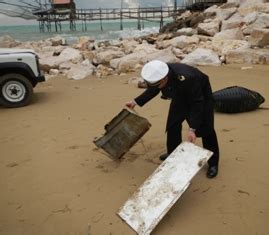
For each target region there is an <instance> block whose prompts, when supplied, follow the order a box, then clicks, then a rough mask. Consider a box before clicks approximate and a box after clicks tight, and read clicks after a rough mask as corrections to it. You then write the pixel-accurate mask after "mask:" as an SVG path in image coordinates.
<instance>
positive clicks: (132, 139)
mask: <svg viewBox="0 0 269 235" xmlns="http://www.w3.org/2000/svg"><path fill="white" fill-rule="evenodd" d="M150 127H151V124H150V123H149V122H148V120H147V119H146V118H143V117H141V116H139V115H138V114H135V113H133V112H131V111H130V110H127V109H123V110H122V111H121V112H120V113H119V114H118V115H116V116H115V117H114V118H113V119H112V120H111V121H110V122H109V123H108V124H106V125H105V130H106V133H105V134H104V135H103V136H102V137H101V138H98V139H95V140H94V141H93V142H94V143H95V145H96V146H97V147H98V148H102V149H103V150H104V151H106V152H107V153H108V154H109V157H110V158H112V159H113V160H118V159H119V158H121V157H122V156H123V155H124V154H125V153H126V152H127V151H129V149H130V148H131V147H132V146H133V145H134V144H135V143H136V142H137V141H138V140H139V139H140V138H141V137H142V136H143V135H144V134H145V133H146V132H147V131H148V130H149V128H150Z"/></svg>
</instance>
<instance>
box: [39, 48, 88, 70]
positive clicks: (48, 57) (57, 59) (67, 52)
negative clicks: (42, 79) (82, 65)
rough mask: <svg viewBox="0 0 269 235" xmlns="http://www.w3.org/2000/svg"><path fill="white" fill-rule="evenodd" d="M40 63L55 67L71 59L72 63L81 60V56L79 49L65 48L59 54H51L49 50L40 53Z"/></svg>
mask: <svg viewBox="0 0 269 235" xmlns="http://www.w3.org/2000/svg"><path fill="white" fill-rule="evenodd" d="M39 57H40V64H41V66H44V67H47V68H49V69H57V68H59V65H60V64H62V63H64V62H67V61H71V62H72V63H79V62H81V61H82V60H83V57H82V55H81V53H80V52H79V50H76V49H73V48H69V47H67V48H65V49H64V50H63V51H62V52H61V54H60V55H59V56H53V54H51V52H47V53H40V54H39Z"/></svg>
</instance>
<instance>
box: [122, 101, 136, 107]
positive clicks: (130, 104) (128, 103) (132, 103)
mask: <svg viewBox="0 0 269 235" xmlns="http://www.w3.org/2000/svg"><path fill="white" fill-rule="evenodd" d="M125 106H126V107H128V108H130V109H133V108H134V107H135V106H136V102H135V101H134V100H131V101H129V102H127V103H126V104H125Z"/></svg>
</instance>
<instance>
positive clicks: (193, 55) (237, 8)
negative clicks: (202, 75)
mask: <svg viewBox="0 0 269 235" xmlns="http://www.w3.org/2000/svg"><path fill="white" fill-rule="evenodd" d="M0 47H20V48H31V49H34V50H35V51H36V52H37V53H38V54H39V57H40V64H41V66H42V69H43V70H44V71H45V72H46V73H48V74H50V75H52V76H54V75H58V74H64V75H66V76H67V77H68V78H70V79H83V78H85V77H87V76H90V75H96V76H97V77H104V76H109V75H112V74H123V73H128V72H131V71H135V70H137V69H139V68H141V67H142V66H143V64H145V63H146V62H148V61H149V60H152V59H159V60H162V61H164V62H182V63H187V64H191V65H213V66H220V65H222V64H269V2H268V1H267V0H241V1H240V0H230V1H228V2H227V3H225V4H223V5H220V6H216V5H215V6H212V7H210V8H208V9H206V10H205V11H204V12H190V11H185V12H184V13H182V14H181V15H179V16H178V18H177V20H176V21H175V22H173V23H170V24H168V25H166V26H165V27H164V28H163V29H162V30H161V32H160V33H156V34H150V35H146V36H143V37H137V38H128V39H118V40H111V41H102V42H98V41H96V40H94V39H92V38H90V37H81V38H79V39H78V41H77V42H76V43H75V44H74V45H66V42H65V39H64V38H61V37H60V36H57V37H55V38H51V39H46V40H42V41H37V42H24V43H22V42H18V41H16V40H14V39H12V38H10V37H9V36H4V37H0Z"/></svg>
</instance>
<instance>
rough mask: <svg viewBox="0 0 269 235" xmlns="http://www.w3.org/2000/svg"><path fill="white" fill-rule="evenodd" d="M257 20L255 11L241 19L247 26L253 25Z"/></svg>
mask: <svg viewBox="0 0 269 235" xmlns="http://www.w3.org/2000/svg"><path fill="white" fill-rule="evenodd" d="M257 18H258V12H257V11H254V12H251V13H249V14H247V15H246V16H245V17H244V18H243V21H244V22H245V23H246V24H247V25H249V24H252V23H254V22H255V21H256V20H257Z"/></svg>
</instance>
